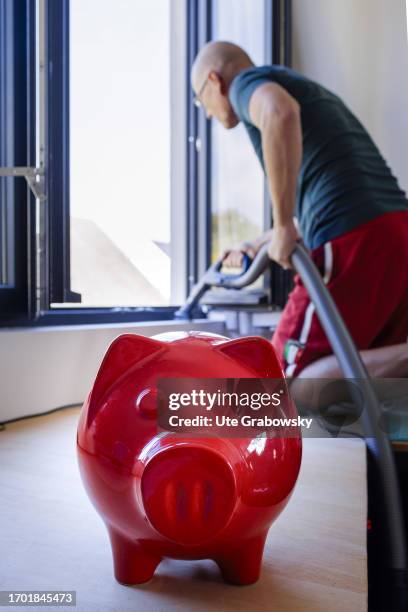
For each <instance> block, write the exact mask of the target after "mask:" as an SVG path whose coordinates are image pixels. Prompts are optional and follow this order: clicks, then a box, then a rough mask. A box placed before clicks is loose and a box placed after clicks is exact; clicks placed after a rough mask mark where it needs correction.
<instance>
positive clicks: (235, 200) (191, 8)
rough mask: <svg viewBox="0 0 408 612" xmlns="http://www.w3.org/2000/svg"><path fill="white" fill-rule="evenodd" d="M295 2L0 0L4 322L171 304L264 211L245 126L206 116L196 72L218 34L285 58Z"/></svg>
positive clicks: (110, 316)
mask: <svg viewBox="0 0 408 612" xmlns="http://www.w3.org/2000/svg"><path fill="white" fill-rule="evenodd" d="M288 4H289V3H288V0H234V1H233V2H232V1H230V0H155V2H151V1H150V0H137V1H134V2H128V1H125V0H116V1H115V2H113V0H58V1H57V2H54V1H51V0H15V1H14V2H2V3H0V34H1V36H0V84H1V87H0V167H1V170H0V196H1V198H0V239H1V248H0V306H1V321H2V323H3V324H7V325H21V324H28V325H33V324H37V325H46V324H58V323H65V324H66V323H86V322H92V323H97V322H108V321H110V322H113V321H122V322H127V321H138V320H139V321H140V320H142V321H149V320H159V319H161V320H165V319H172V318H173V315H174V311H175V310H176V308H177V306H178V305H179V304H180V303H181V302H183V300H184V299H185V297H186V295H187V293H188V291H189V290H190V289H191V286H192V285H193V284H194V283H195V282H197V280H198V279H199V277H200V276H201V274H203V272H204V271H205V269H206V268H207V267H208V265H209V264H210V263H211V262H212V261H213V260H214V258H215V257H217V255H218V253H219V252H220V250H221V249H222V248H224V247H225V246H227V245H229V244H231V243H234V242H236V241H237V240H239V239H241V237H243V235H245V236H246V237H247V238H250V237H251V236H252V235H255V234H256V233H258V232H260V231H262V230H263V228H264V227H268V226H269V223H270V218H268V215H270V205H269V203H267V201H266V199H265V185H264V181H263V177H262V175H261V171H260V169H259V168H258V167H257V163H256V160H255V157H254V156H253V154H252V152H251V151H250V150H249V147H250V145H249V143H248V142H247V141H246V137H245V135H244V134H243V131H242V130H241V129H240V128H239V129H237V131H236V133H234V134H224V133H222V130H221V129H220V128H219V127H218V126H216V125H212V124H211V123H210V122H208V121H206V119H205V116H204V114H203V113H202V112H201V111H200V110H199V109H197V108H196V107H195V106H194V105H193V95H192V90H191V87H190V83H189V78H188V77H189V71H190V68H191V63H192V61H193V59H194V57H195V54H196V53H197V51H198V49H199V48H200V47H201V46H202V44H204V43H205V42H206V41H208V40H211V39H212V38H227V39H229V40H233V41H236V42H238V43H239V44H242V45H243V46H245V47H246V48H248V50H249V52H250V53H251V54H252V56H253V57H254V60H255V61H256V62H261V63H262V62H263V61H271V59H273V60H274V61H282V60H281V59H279V57H278V55H279V53H281V49H282V45H281V44H279V45H278V44H277V41H278V33H279V32H280V30H281V27H282V23H281V22H282V16H284V15H286V12H285V11H286V8H285V7H286V5H288ZM249 7H250V8H251V18H250V19H249V17H248V16H247V12H248V11H249ZM284 9H285V10H284ZM272 40H273V44H272ZM275 47H276V52H273V49H274V48H275ZM242 165H245V169H246V173H245V174H246V180H245V181H244V183H245V184H241V183H240V182H239V181H237V180H236V177H237V176H241V172H240V170H239V169H240V168H241V167H242ZM234 177H235V178H234Z"/></svg>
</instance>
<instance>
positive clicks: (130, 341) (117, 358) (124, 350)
mask: <svg viewBox="0 0 408 612" xmlns="http://www.w3.org/2000/svg"><path fill="white" fill-rule="evenodd" d="M165 346H166V345H165V343H164V342H160V341H159V340H152V339H151V338H146V337H145V336H138V335H136V334H123V335H122V336H119V337H118V338H116V339H115V340H114V341H113V342H112V344H111V345H110V347H109V348H108V350H107V351H106V353H105V356H104V358H103V360H102V363H101V365H100V368H99V371H98V374H97V376H96V380H95V383H94V386H93V389H92V393H91V397H90V403H91V405H92V406H96V405H97V403H98V402H99V400H100V399H101V397H102V396H103V395H104V394H105V392H106V391H107V390H108V389H109V388H110V387H111V386H112V384H113V383H114V382H115V380H117V379H118V378H119V377H120V376H122V374H124V373H125V372H126V371H127V370H129V368H131V367H132V366H133V365H135V364H136V363H140V362H141V361H143V360H144V359H146V358H147V357H149V356H150V355H152V354H153V353H156V352H157V351H160V350H162V349H163V348H164V347H165Z"/></svg>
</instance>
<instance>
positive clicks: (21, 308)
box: [0, 0, 36, 325]
mask: <svg viewBox="0 0 408 612" xmlns="http://www.w3.org/2000/svg"><path fill="white" fill-rule="evenodd" d="M34 24H35V3H34V0H27V1H26V0H15V2H2V3H1V4H0V40H1V58H0V81H1V85H2V86H1V88H0V134H2V135H4V137H2V141H1V146H0V166H1V167H2V168H8V169H9V168H13V167H19V168H27V167H30V166H32V165H33V163H34V160H35V141H34V129H33V118H34V117H35V89H34V82H35V81H34V78H35V73H34V70H35V62H34V56H35V52H34V44H35V36H34ZM1 180H2V188H1V189H2V190H1V196H2V203H1V208H2V211H1V214H2V218H3V221H6V223H7V227H6V228H4V227H3V232H2V238H3V239H5V240H6V242H7V244H6V245H4V244H2V246H1V248H2V249H3V255H5V256H6V257H7V264H6V266H4V268H5V267H7V277H8V278H7V281H6V282H5V283H4V284H2V285H0V325H10V324H21V323H22V322H25V321H27V320H28V319H30V318H33V317H35V312H36V294H35V277H36V268H35V246H36V237H35V232H34V229H33V228H34V227H35V225H34V223H33V220H34V219H35V200H34V197H33V195H32V193H31V191H30V189H29V188H28V184H27V182H26V181H25V179H24V178H23V177H21V176H18V177H11V176H10V177H8V178H4V177H3V178H2V179H1ZM6 185H7V186H6ZM6 251H7V254H6ZM3 265H4V264H3Z"/></svg>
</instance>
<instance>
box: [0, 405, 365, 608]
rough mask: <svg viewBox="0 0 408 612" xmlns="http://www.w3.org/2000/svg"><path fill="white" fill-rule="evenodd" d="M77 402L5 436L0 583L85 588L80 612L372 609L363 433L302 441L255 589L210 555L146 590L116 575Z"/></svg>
mask: <svg viewBox="0 0 408 612" xmlns="http://www.w3.org/2000/svg"><path fill="white" fill-rule="evenodd" d="M78 415H79V410H78V409H69V410H65V411H62V412H59V413H56V414H53V415H49V416H47V417H39V418H34V419H30V420H27V421H22V422H20V423H15V424H12V425H9V426H7V429H6V430H5V431H2V432H0V461H1V465H2V466H3V468H2V470H1V474H0V486H1V487H2V492H3V504H2V505H1V507H0V512H1V521H0V525H1V527H0V529H1V538H2V544H3V546H2V550H3V563H2V565H3V566H4V567H2V571H1V574H0V588H1V589H2V590H6V589H19V590H23V589H37V590H39V589H42V590H43V589H52V590H58V589H69V590H76V591H77V609H78V610H84V611H85V610H86V611H87V612H89V611H91V610H95V611H96V610H97V611H98V612H104V611H112V612H113V611H115V610H117V611H118V610H120V611H121V612H123V611H126V610H129V611H130V610H132V611H133V612H134V611H135V610H143V611H146V610H147V611H149V610H152V611H157V610H177V611H180V610H186V611H187V610H188V611H189V612H192V611H194V612H196V611H202V610H214V609H217V610H231V611H232V610H234V611H236V610H245V611H252V610H274V611H277V612H286V611H288V612H289V611H290V612H296V611H302V612H320V611H322V612H327V611H328V610H330V612H335V611H339V612H340V611H341V612H343V611H344V610H352V611H353V612H359V611H360V610H361V611H363V610H364V611H365V610H367V555H366V513H367V495H366V455H365V445H364V443H363V442H362V441H361V440H359V439H313V438H309V439H305V440H304V449H303V461H302V467H301V471H300V475H299V479H298V483H297V486H296V488H295V491H294V493H293V496H292V498H291V500H290V501H289V504H288V506H287V507H286V509H285V510H284V512H283V513H282V514H281V516H280V517H279V518H278V519H277V520H276V522H275V523H274V524H273V525H272V527H271V529H270V531H269V536H268V540H267V545H266V549H265V555H264V562H263V569H262V574H261V578H260V580H259V582H258V583H257V584H254V585H251V586H246V587H237V586H232V585H228V584H225V583H224V582H222V580H221V578H220V574H219V571H218V568H217V567H216V565H215V564H214V563H213V562H212V561H206V560H204V561H194V562H188V561H175V560H171V559H166V560H164V561H163V562H162V563H161V564H160V565H159V567H158V569H157V571H156V575H155V576H154V578H153V579H152V580H151V581H150V582H149V583H146V584H145V585H142V586H140V587H132V588H130V587H124V586H122V585H119V584H117V583H116V582H115V580H114V577H113V572H112V560H111V553H110V547H109V541H108V537H107V533H106V530H105V527H104V525H103V523H102V521H101V520H100V518H99V517H98V515H97V514H96V512H95V510H94V509H93V507H92V506H91V504H90V502H89V500H88V498H87V496H86V493H85V492H84V489H83V486H82V483H81V481H80V477H79V474H78V467H77V463H76V455H75V431H76V423H77V419H78Z"/></svg>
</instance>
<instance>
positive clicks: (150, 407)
mask: <svg viewBox="0 0 408 612" xmlns="http://www.w3.org/2000/svg"><path fill="white" fill-rule="evenodd" d="M136 409H137V411H138V412H139V414H140V415H141V416H142V417H144V418H146V419H155V418H156V416H157V389H151V388H147V389H143V391H141V392H140V393H139V395H138V396H137V398H136Z"/></svg>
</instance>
